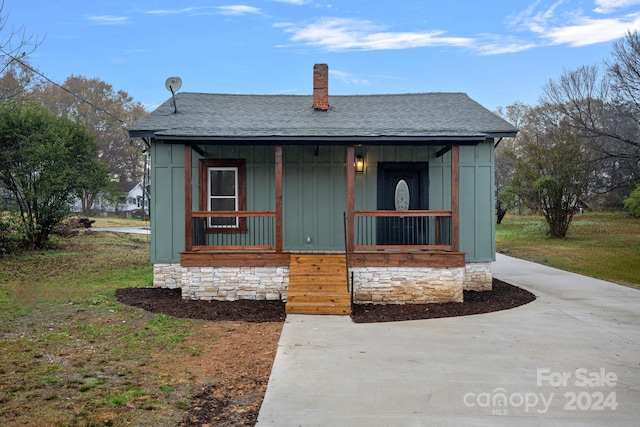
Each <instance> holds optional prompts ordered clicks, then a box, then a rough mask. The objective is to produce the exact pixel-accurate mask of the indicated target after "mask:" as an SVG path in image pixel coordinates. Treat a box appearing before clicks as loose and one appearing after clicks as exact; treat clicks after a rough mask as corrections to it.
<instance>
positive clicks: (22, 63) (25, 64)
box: [0, 49, 149, 153]
mask: <svg viewBox="0 0 640 427" xmlns="http://www.w3.org/2000/svg"><path fill="white" fill-rule="evenodd" d="M0 53H2V54H4V55H6V56H8V57H9V58H11V60H12V61H16V62H18V63H19V64H21V65H22V66H23V67H25V68H28V69H29V70H31V71H33V72H34V73H36V74H37V75H39V76H40V77H42V78H43V79H45V80H46V81H48V82H49V83H51V84H52V85H54V86H56V87H59V88H60V89H62V90H64V91H65V92H67V93H68V94H70V95H71V96H73V97H75V98H77V99H79V100H81V101H82V102H84V103H86V104H88V105H90V106H92V107H93V108H95V109H96V110H98V111H100V112H102V113H104V114H106V115H107V116H109V117H111V118H113V119H116V120H117V121H119V122H120V124H121V125H122V126H123V127H124V126H125V125H126V123H125V121H124V120H122V119H121V118H120V117H118V116H116V115H114V114H112V113H110V112H109V111H107V110H105V109H104V108H101V107H98V106H97V105H95V104H94V103H93V102H91V101H89V100H88V99H86V98H84V97H82V96H80V95H78V94H77V93H75V92H72V91H70V90H69V89H67V88H66V87H64V86H62V85H61V84H59V83H57V82H55V81H53V80H52V79H50V78H49V77H47V76H46V75H45V74H44V73H42V72H40V71H38V70H37V69H36V68H34V67H32V66H31V65H29V64H27V63H26V62H24V61H22V60H21V59H20V58H18V57H16V56H14V55H11V54H10V53H7V52H5V51H4V50H2V49H0ZM143 141H144V143H145V145H146V146H147V147H149V142H147V141H146V140H145V139H144V138H143ZM129 144H131V145H132V146H134V147H136V145H135V144H134V143H133V140H132V139H131V138H129ZM136 148H139V147H136ZM145 151H146V150H142V152H143V153H144V152H145Z"/></svg>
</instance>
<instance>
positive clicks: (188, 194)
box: [184, 144, 193, 252]
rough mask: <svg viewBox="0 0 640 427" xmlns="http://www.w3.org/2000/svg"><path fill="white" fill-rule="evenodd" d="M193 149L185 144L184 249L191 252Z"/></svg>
mask: <svg viewBox="0 0 640 427" xmlns="http://www.w3.org/2000/svg"><path fill="white" fill-rule="evenodd" d="M191 153H192V150H191V145H189V144H185V145H184V233H185V236H184V250H185V252H189V251H191V250H192V249H193V241H192V239H193V233H192V231H193V230H192V227H193V225H192V224H193V222H192V220H191V212H192V211H193V187H192V174H193V171H192V170H191V169H192V163H191V162H192V155H191Z"/></svg>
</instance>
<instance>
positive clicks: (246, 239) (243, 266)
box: [129, 64, 517, 313]
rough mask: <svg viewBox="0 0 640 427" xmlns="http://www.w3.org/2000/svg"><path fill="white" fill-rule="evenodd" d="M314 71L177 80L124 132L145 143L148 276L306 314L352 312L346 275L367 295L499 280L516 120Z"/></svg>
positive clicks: (421, 297)
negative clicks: (349, 92)
mask: <svg viewBox="0 0 640 427" xmlns="http://www.w3.org/2000/svg"><path fill="white" fill-rule="evenodd" d="M313 82H314V87H313V96H297V95H225V94H206V93H178V94H176V96H175V100H168V101H166V102H165V103H164V104H162V105H161V106H160V107H158V108H157V109H156V110H155V111H153V112H152V113H150V114H149V115H148V116H147V117H145V118H144V119H142V120H141V121H140V122H138V123H137V124H136V125H134V126H133V127H132V128H131V129H130V130H129V133H130V135H131V136H132V137H142V138H146V140H147V141H148V142H149V143H150V145H151V159H152V171H151V176H152V178H151V183H152V185H151V201H152V204H151V211H152V215H153V217H154V221H153V222H152V224H151V235H152V242H151V258H152V262H153V263H154V284H155V285H156V286H163V287H180V288H181V289H182V297H183V298H190V299H217V300H234V299H242V298H247V299H279V298H281V299H286V300H287V311H288V312H310V313H347V312H348V307H344V305H345V304H344V299H343V297H342V296H340V295H339V293H340V292H347V289H349V290H350V292H351V295H352V298H353V302H354V303H362V304H366V303H394V304H395V303H424V302H448V301H461V300H462V298H463V292H462V291H463V290H464V289H490V288H491V280H492V274H491V262H492V261H493V260H494V259H495V225H494V224H495V221H494V144H495V143H496V142H497V141H498V140H499V139H500V138H504V137H514V136H515V135H516V132H517V129H516V128H515V127H514V126H512V125H511V124H509V123H508V122H506V121H504V120H503V119H501V118H500V117H498V116H497V115H495V114H493V113H491V112H490V111H489V110H487V109H486V108H484V107H482V106H481V105H479V104H478V103H477V102H475V101H473V100H472V99H470V98H469V97H468V96H467V95H466V94H464V93H414V94H400V95H354V96H329V91H328V67H327V66H326V65H325V64H317V65H316V66H315V67H314V79H313ZM174 106H175V107H174ZM342 290H344V291H342ZM347 295H349V294H347ZM320 301H323V304H324V307H320V306H319V305H318V302H320ZM347 302H348V300H347ZM349 307H350V306H349Z"/></svg>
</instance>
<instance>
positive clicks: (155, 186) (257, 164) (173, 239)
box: [151, 139, 495, 263]
mask: <svg viewBox="0 0 640 427" xmlns="http://www.w3.org/2000/svg"><path fill="white" fill-rule="evenodd" d="M201 148H204V149H205V150H206V156H207V157H209V158H218V159H245V160H246V165H247V210H275V165H274V163H275V149H274V147H270V146H202V145H201ZM440 148H441V147H417V146H404V147H382V146H368V147H367V146H357V147H355V152H356V154H357V155H362V156H364V158H365V171H364V173H358V174H356V176H355V192H356V193H355V209H356V210H360V209H376V208H377V164H378V162H382V161H384V162H428V163H429V209H433V210H440V209H445V210H446V209H450V207H451V204H450V194H451V166H450V165H451V157H450V152H449V153H446V154H445V155H444V156H441V157H436V152H437V151H438V150H439V149H440ZM316 150H317V147H316V146H285V147H284V148H283V160H284V166H283V175H284V176H283V179H284V183H283V185H284V189H283V190H284V212H283V216H284V218H283V222H284V247H285V250H344V228H343V227H344V226H343V219H342V218H343V217H342V215H343V212H345V211H346V199H347V194H346V191H347V185H346V161H345V159H346V148H345V147H341V146H320V148H319V150H317V151H316ZM198 159H199V156H198V155H197V154H195V153H194V157H193V171H192V179H193V183H194V190H193V201H194V205H193V209H194V210H197V209H198V206H197V204H198V189H197V182H198ZM151 160H152V170H151V179H152V181H151V182H152V188H151V215H152V221H151V261H152V262H153V263H178V262H180V257H179V253H180V252H181V251H183V250H184V147H183V146H182V145H180V144H165V143H161V142H154V143H153V144H152V146H151ZM307 237H311V242H310V243H307ZM460 251H462V252H466V261H467V262H490V261H493V260H494V258H495V222H494V151H493V140H492V139H490V140H487V142H485V143H482V144H479V145H477V146H461V147H460Z"/></svg>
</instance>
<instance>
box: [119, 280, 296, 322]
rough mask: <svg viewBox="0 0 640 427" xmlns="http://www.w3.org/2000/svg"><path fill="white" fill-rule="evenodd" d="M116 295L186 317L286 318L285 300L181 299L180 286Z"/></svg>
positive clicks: (127, 301) (130, 302) (123, 300)
mask: <svg viewBox="0 0 640 427" xmlns="http://www.w3.org/2000/svg"><path fill="white" fill-rule="evenodd" d="M116 298H118V301H120V302H121V303H123V304H127V305H132V306H135V307H140V308H143V309H145V310H147V311H150V312H152V313H164V314H167V315H170V316H173V317H179V318H183V319H201V320H218V321H220V320H229V321H243V322H257V323H259V322H284V319H285V317H286V315H285V311H284V302H282V301H253V300H238V301H191V300H183V299H182V297H181V291H180V289H166V288H126V289H117V290H116Z"/></svg>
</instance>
